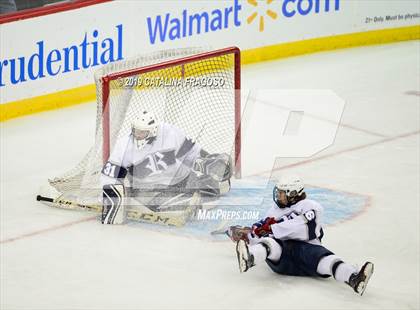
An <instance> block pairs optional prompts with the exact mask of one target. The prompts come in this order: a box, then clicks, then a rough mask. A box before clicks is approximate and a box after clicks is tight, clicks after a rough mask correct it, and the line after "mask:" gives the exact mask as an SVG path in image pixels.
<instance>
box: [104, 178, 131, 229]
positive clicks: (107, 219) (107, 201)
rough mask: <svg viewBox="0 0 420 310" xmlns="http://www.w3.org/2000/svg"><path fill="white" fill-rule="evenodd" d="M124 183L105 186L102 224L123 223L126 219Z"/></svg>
mask: <svg viewBox="0 0 420 310" xmlns="http://www.w3.org/2000/svg"><path fill="white" fill-rule="evenodd" d="M124 196H125V194H124V185H121V184H109V185H104V186H103V193H102V198H103V200H102V203H103V205H102V224H122V223H123V222H124V219H125V214H124V212H125V208H124V204H123V200H124Z"/></svg>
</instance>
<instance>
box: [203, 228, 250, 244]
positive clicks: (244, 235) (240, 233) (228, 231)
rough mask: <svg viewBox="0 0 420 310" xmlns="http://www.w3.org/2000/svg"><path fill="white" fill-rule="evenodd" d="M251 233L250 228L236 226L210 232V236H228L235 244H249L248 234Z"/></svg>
mask: <svg viewBox="0 0 420 310" xmlns="http://www.w3.org/2000/svg"><path fill="white" fill-rule="evenodd" d="M250 232H251V228H250V227H245V226H240V225H235V226H228V227H223V228H220V229H216V230H213V231H212V232H210V234H211V235H213V236H214V235H226V236H228V237H229V238H230V239H231V240H232V241H234V242H237V241H238V240H245V241H246V242H248V233H250Z"/></svg>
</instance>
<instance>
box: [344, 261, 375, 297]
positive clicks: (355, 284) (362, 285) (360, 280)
mask: <svg viewBox="0 0 420 310" xmlns="http://www.w3.org/2000/svg"><path fill="white" fill-rule="evenodd" d="M372 274H373V264H372V263H371V262H366V263H365V264H364V265H363V266H362V268H361V269H360V271H359V272H358V273H354V274H352V275H351V276H350V279H349V282H348V283H347V284H348V285H350V286H351V287H352V288H353V290H354V291H355V292H356V293H358V294H360V295H363V293H364V292H365V290H366V286H367V284H368V282H369V279H370V277H371V276H372Z"/></svg>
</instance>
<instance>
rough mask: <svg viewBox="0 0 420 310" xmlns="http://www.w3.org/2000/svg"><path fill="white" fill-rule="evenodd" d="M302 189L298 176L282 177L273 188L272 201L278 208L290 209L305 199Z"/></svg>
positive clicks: (302, 185)
mask: <svg viewBox="0 0 420 310" xmlns="http://www.w3.org/2000/svg"><path fill="white" fill-rule="evenodd" d="M304 189H305V186H304V184H303V182H302V180H301V179H300V178H299V177H298V176H284V177H282V178H281V179H280V180H279V181H278V182H277V183H276V185H275V186H274V189H273V200H274V202H275V203H276V205H277V206H278V207H279V208H286V207H290V206H291V205H294V204H295V203H296V202H298V201H299V200H302V199H304V198H305V197H306V195H305V192H304Z"/></svg>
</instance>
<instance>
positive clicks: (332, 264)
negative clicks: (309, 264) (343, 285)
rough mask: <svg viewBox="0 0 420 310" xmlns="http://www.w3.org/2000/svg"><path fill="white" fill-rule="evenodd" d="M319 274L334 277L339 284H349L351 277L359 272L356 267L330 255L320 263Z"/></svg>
mask: <svg viewBox="0 0 420 310" xmlns="http://www.w3.org/2000/svg"><path fill="white" fill-rule="evenodd" d="M317 272H318V273H319V274H322V275H329V276H333V277H334V278H335V279H336V280H337V281H339V282H348V281H349V279H350V276H351V275H352V274H353V273H355V272H357V270H356V268H355V267H354V266H352V265H350V264H347V263H345V262H343V261H342V260H341V259H340V258H339V257H338V256H337V255H328V256H325V257H323V258H322V259H321V260H320V261H319V263H318V267H317Z"/></svg>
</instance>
